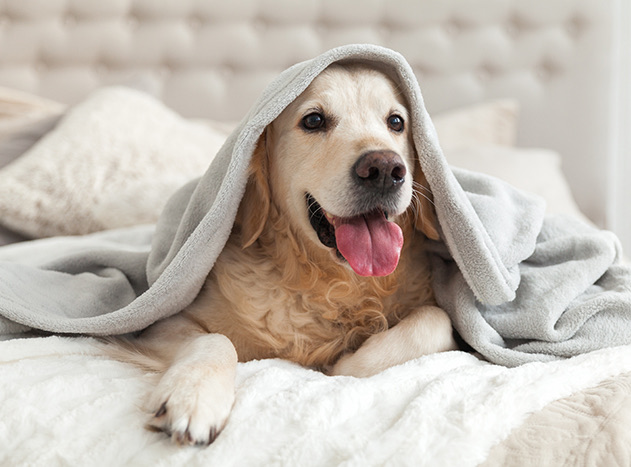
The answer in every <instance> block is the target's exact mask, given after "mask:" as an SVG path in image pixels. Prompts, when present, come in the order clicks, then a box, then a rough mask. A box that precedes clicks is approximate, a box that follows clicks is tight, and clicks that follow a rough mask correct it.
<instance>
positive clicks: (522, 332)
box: [0, 45, 631, 366]
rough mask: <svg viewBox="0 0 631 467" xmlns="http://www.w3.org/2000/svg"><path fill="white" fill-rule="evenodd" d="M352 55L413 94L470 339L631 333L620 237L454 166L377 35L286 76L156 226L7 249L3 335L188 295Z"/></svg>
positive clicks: (101, 317) (513, 341)
mask: <svg viewBox="0 0 631 467" xmlns="http://www.w3.org/2000/svg"><path fill="white" fill-rule="evenodd" d="M349 61H353V62H356V61H361V62H363V63H367V64H370V65H371V66H374V67H376V68H378V69H380V70H382V71H384V72H385V73H387V74H388V75H389V76H390V77H391V78H393V79H394V80H395V82H397V84H398V85H399V88H400V89H401V90H402V92H403V93H404V94H405V96H406V98H407V100H408V102H409V103H410V107H411V109H410V110H411V113H410V123H411V129H412V133H413V137H414V142H415V144H416V148H417V153H418V155H419V160H420V163H421V167H422V168H423V171H424V173H425V175H426V177H427V180H428V183H429V185H430V188H431V190H432V193H433V196H434V203H435V208H436V212H437V217H438V220H439V223H440V229H441V234H442V242H437V243H436V244H434V245H432V264H433V267H434V271H435V283H434V289H435V291H436V294H437V299H438V302H439V304H440V306H442V307H443V308H445V310H446V311H447V312H448V313H449V314H450V316H451V318H452V320H453V322H454V326H455V327H456V329H457V330H458V331H459V332H460V334H461V335H462V336H463V338H464V339H465V340H466V341H467V342H469V343H470V344H471V345H472V346H473V347H474V348H475V349H476V350H478V351H479V352H480V353H481V354H483V355H484V356H485V357H487V358H488V359H490V360H491V361H493V362H496V363H501V364H503V365H508V366H514V365H518V364H521V363H524V362H526V361H533V360H537V361H547V360H551V359H554V358H560V357H566V356H569V355H575V354H578V353H582V352H587V351H591V350H594V349H596V348H601V347H608V346H613V345H619V344H627V343H631V322H630V319H629V316H630V315H631V314H630V313H629V310H630V308H631V294H630V293H631V291H630V290H629V289H630V287H629V284H631V273H630V272H629V269H628V268H627V267H624V266H622V265H620V264H619V260H620V257H621V254H620V249H619V244H618V242H617V240H616V239H615V237H613V235H612V234H610V233H607V232H601V231H598V230H596V229H594V228H592V227H589V226H586V225H583V224H581V223H577V222H572V221H569V220H567V219H561V218H546V219H544V203H543V201H542V200H540V199H538V198H536V197H533V196H530V195H528V194H526V193H522V192H520V191H518V190H516V189H514V188H513V187H511V186H510V185H508V184H506V183H504V182H501V181H499V180H497V179H494V178H491V177H488V176H485V175H482V174H478V173H473V172H469V171H464V170H458V169H452V168H451V167H450V166H449V165H448V163H447V161H446V160H445V158H444V156H443V154H442V151H441V149H440V144H439V142H438V139H437V136H436V132H435V130H434V127H433V124H432V122H431V119H430V117H429V115H428V113H427V111H426V109H425V105H424V102H423V98H422V95H421V91H420V88H419V85H418V82H417V80H416V78H415V76H414V73H413V72H412V69H411V68H410V66H409V64H408V63H407V62H406V61H405V59H404V58H403V57H402V56H401V55H400V54H398V53H396V52H393V51H391V50H388V49H384V48H381V47H377V46H372V45H349V46H343V47H339V48H336V49H333V50H330V51H328V52H326V53H324V54H322V55H320V56H319V57H316V58H314V59H313V60H310V61H307V62H303V63H299V64H297V65H295V66H293V67H291V68H289V69H288V70H286V71H285V72H283V73H282V74H281V75H280V76H279V77H278V78H277V79H276V80H274V81H273V82H272V83H271V84H270V85H269V87H268V88H267V89H266V90H265V91H264V93H263V94H262V96H261V97H260V99H259V100H258V102H256V103H255V105H254V106H253V107H252V109H251V111H250V112H249V113H248V115H246V117H245V118H244V119H243V121H242V122H241V124H240V125H239V126H238V128H237V129H236V130H235V131H234V132H233V133H232V134H231V135H230V137H229V138H228V140H227V141H226V143H225V144H224V146H223V147H222V148H221V149H220V151H219V153H218V154H217V156H216V157H215V159H214V160H213V162H212V164H211V165H210V167H209V169H208V170H207V172H206V173H205V174H204V175H203V176H202V177H201V178H199V179H198V180H195V181H192V182H190V183H189V184H187V185H185V186H184V187H182V188H181V189H180V190H179V191H178V192H177V193H176V194H175V195H174V196H173V197H172V198H171V199H170V201H169V202H168V203H167V206H166V207H165V209H164V211H163V213H162V215H161V217H160V219H159V221H158V223H157V225H156V226H155V227H152V226H145V227H136V228H132V229H122V230H118V231H111V232H103V233H98V234H93V235H88V236H84V237H78V238H59V239H48V240H39V241H34V242H28V243H24V244H18V245H15V246H9V247H4V248H0V315H2V316H3V317H4V318H5V320H2V321H0V333H9V332H15V329H16V324H17V325H23V326H25V327H28V328H37V329H43V330H47V331H53V332H61V333H82V334H99V335H106V334H119V333H125V332H131V331H137V330H140V329H142V328H144V327H146V326H147V325H149V324H151V323H152V322H155V321H157V320H159V319H162V318H164V317H167V316H170V315H172V314H174V313H177V312H178V311H180V310H181V309H183V308H184V307H186V306H187V305H188V304H190V302H191V301H192V300H193V299H194V298H195V296H196V295H197V293H198V292H199V290H200V288H201V287H202V284H203V281H204V279H205V277H206V275H207V274H208V272H209V271H210V270H211V268H212V267H213V265H214V262H215V260H216V258H217V256H218V255H219V254H220V252H221V250H222V248H223V246H224V245H225V242H226V240H227V239H228V236H229V234H230V231H231V228H232V224H233V222H234V219H235V216H236V213H237V209H238V206H239V203H240V201H241V198H242V196H243V193H244V190H245V185H246V181H247V180H246V178H247V169H248V165H249V162H250V158H251V156H252V153H253V151H254V148H255V145H256V142H257V140H258V138H259V136H260V135H261V133H262V132H263V130H264V128H265V127H266V126H267V125H268V124H269V123H271V122H272V121H273V120H274V119H275V118H276V116H278V115H279V114H280V112H282V110H283V109H284V108H285V107H286V106H287V105H288V104H289V103H291V102H292V101H293V100H294V99H295V98H296V97H297V96H298V95H300V93H301V92H302V91H303V90H304V89H305V88H306V87H307V86H308V85H309V84H310V83H311V81H312V80H313V79H314V78H315V77H316V76H318V74H319V73H321V72H322V71H323V70H324V69H325V68H326V67H327V66H329V65H330V64H332V63H345V62H349ZM7 320H9V321H7ZM17 327H18V328H19V326H17Z"/></svg>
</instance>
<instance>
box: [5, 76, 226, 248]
mask: <svg viewBox="0 0 631 467" xmlns="http://www.w3.org/2000/svg"><path fill="white" fill-rule="evenodd" d="M224 140H225V134H224V133H221V134H219V133H217V132H214V131H212V130H209V129H208V128H207V127H205V126H204V125H200V124H197V123H193V122H189V121H186V120H185V119H182V118H181V117H179V116H178V115H177V114H175V113H174V112H172V111H171V110H169V109H168V108H166V107H165V106H164V105H162V104H161V103H160V102H159V101H157V100H156V99H154V98H153V97H151V96H149V95H147V94H146V93H142V92H138V91H134V90H131V89H129V88H122V87H114V88H105V89H102V90H100V91H97V92H95V93H94V94H92V95H91V96H90V97H88V99H86V100H85V101H84V102H83V103H81V104H79V105H77V106H76V107H74V108H73V109H71V110H69V111H68V113H67V114H66V115H65V116H64V118H63V119H62V120H61V121H60V122H59V124H58V125H57V126H56V127H55V129H54V130H52V131H51V132H50V133H48V134H47V135H46V136H45V137H43V138H42V139H41V140H40V141H38V142H37V143H36V144H35V145H34V146H33V147H32V148H31V149H30V150H29V151H27V152H26V153H25V154H23V155H22V156H21V157H20V158H19V159H17V160H15V161H14V162H13V163H11V164H9V165H8V166H6V167H4V168H3V169H2V170H0V219H1V220H2V223H3V224H4V225H5V226H6V227H9V228H11V229H13V230H15V231H17V232H20V233H23V234H25V235H28V236H31V237H44V236H53V235H66V234H84V233H88V232H93V231H97V230H103V229H108V228H116V227H123V226H128V225H134V224H141V223H151V222H155V220H156V219H157V217H158V215H159V213H160V211H161V210H162V208H163V206H164V204H165V202H166V200H167V199H168V198H169V196H170V195H171V194H172V193H173V192H174V191H175V190H177V188H179V187H180V186H182V185H183V184H185V183H186V182H187V181H189V180H190V179H192V178H194V177H197V176H200V175H201V174H202V173H203V172H204V171H205V170H206V168H207V167H208V165H209V163H210V161H211V159H212V157H213V156H214V155H215V153H216V152H217V150H218V149H219V148H220V147H221V145H222V144H223V142H224Z"/></svg>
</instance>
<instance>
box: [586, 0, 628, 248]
mask: <svg viewBox="0 0 631 467" xmlns="http://www.w3.org/2000/svg"><path fill="white" fill-rule="evenodd" d="M617 10H618V11H617V23H618V24H617V26H618V27H617V40H616V48H615V53H616V58H617V60H616V63H617V66H618V69H617V78H618V79H617V84H616V87H615V89H614V92H613V93H612V98H613V99H614V105H613V109H614V112H616V115H615V116H614V119H613V121H614V122H617V124H616V125H615V126H614V128H612V137H613V138H614V143H615V144H614V158H613V164H611V166H610V169H611V171H612V174H611V179H612V180H613V181H614V182H613V183H612V184H611V186H610V192H609V199H610V203H609V212H608V216H607V217H608V220H607V223H608V225H607V227H608V228H609V229H611V230H613V231H614V232H616V233H617V234H618V236H619V237H620V239H621V241H622V244H623V247H624V250H625V253H626V256H627V257H628V258H631V2H630V1H629V0H617ZM586 189H589V187H586Z"/></svg>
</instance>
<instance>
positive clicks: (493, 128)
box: [432, 99, 519, 155]
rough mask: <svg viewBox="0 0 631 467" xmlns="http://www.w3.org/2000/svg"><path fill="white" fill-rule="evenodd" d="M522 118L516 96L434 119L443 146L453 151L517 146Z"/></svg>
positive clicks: (447, 150) (447, 152)
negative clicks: (519, 120)
mask: <svg viewBox="0 0 631 467" xmlns="http://www.w3.org/2000/svg"><path fill="white" fill-rule="evenodd" d="M518 119H519V103H518V102H517V101H516V100H512V99H502V100H496V101H490V102H484V103H481V104H478V105H473V106H469V107H463V108H459V109H456V110H452V111H448V112H442V113H438V114H436V115H434V116H432V121H433V122H434V126H435V127H436V133H438V141H440V146H441V148H442V149H443V151H444V152H445V154H447V155H449V153H450V152H451V151H454V150H456V149H459V148H465V147H470V146H514V145H515V138H516V136H517V124H518Z"/></svg>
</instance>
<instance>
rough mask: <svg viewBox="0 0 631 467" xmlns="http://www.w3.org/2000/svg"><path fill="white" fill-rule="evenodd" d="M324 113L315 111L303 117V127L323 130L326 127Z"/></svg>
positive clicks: (310, 129)
mask: <svg viewBox="0 0 631 467" xmlns="http://www.w3.org/2000/svg"><path fill="white" fill-rule="evenodd" d="M324 123H325V121H324V115H322V114H321V113H318V112H313V113H311V114H309V115H307V116H306V117H304V118H303V119H302V127H303V128H304V129H305V130H309V131H313V130H322V129H324Z"/></svg>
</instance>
